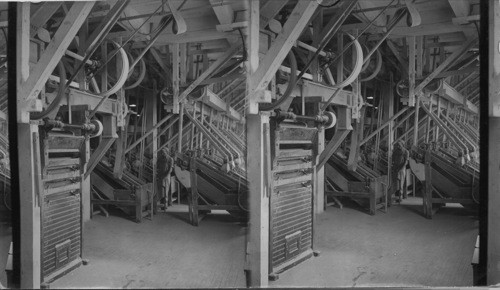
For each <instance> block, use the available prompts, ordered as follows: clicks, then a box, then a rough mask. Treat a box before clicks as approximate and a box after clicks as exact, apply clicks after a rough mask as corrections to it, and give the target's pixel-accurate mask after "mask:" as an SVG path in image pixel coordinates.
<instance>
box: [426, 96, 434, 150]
mask: <svg viewBox="0 0 500 290" xmlns="http://www.w3.org/2000/svg"><path fill="white" fill-rule="evenodd" d="M432 99H433V97H432V95H429V111H431V112H433V109H432ZM430 129H431V118H428V119H427V124H426V126H425V143H429V141H430V140H429V137H430V136H429V135H430Z"/></svg>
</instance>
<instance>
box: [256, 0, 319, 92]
mask: <svg viewBox="0 0 500 290" xmlns="http://www.w3.org/2000/svg"><path fill="white" fill-rule="evenodd" d="M317 7H318V3H317V2H316V1H309V0H300V1H299V2H298V3H297V5H296V6H295V8H294V9H293V11H292V13H291V14H290V17H289V18H288V20H287V22H286V23H285V25H284V26H283V29H282V31H281V33H280V34H278V36H277V37H276V39H275V40H274V42H273V43H272V45H271V47H270V48H269V50H268V51H267V53H266V54H265V56H264V58H263V59H262V62H260V65H259V67H258V68H257V70H256V71H255V73H254V74H252V76H251V77H250V79H251V80H249V83H251V84H252V92H250V98H252V97H254V95H255V92H257V91H261V90H264V89H265V88H266V87H267V85H268V84H269V81H270V80H271V79H272V78H273V76H274V74H275V73H276V71H277V70H278V69H279V67H280V65H281V63H282V62H283V60H284V59H285V57H286V55H287V54H288V52H289V51H290V49H291V48H292V46H293V44H294V43H295V41H296V40H297V39H298V38H299V36H300V34H301V33H302V31H303V30H304V28H305V27H306V25H307V24H308V23H309V21H310V20H311V16H312V15H313V13H314V11H315V10H316V8H317Z"/></svg>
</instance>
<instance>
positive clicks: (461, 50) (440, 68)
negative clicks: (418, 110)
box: [415, 38, 477, 95]
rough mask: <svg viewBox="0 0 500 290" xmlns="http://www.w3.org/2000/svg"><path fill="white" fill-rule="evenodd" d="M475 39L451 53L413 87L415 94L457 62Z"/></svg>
mask: <svg viewBox="0 0 500 290" xmlns="http://www.w3.org/2000/svg"><path fill="white" fill-rule="evenodd" d="M476 40H477V38H473V39H469V40H468V41H466V42H465V43H464V44H463V45H462V46H461V47H460V48H459V49H457V50H456V51H455V52H453V53H452V54H451V55H450V56H449V57H448V58H447V59H446V60H445V61H443V62H442V63H441V64H440V65H439V66H438V67H437V68H436V69H435V70H434V71H433V72H432V73H430V74H429V75H428V76H427V77H426V78H425V79H424V80H423V81H422V82H421V83H419V84H418V86H417V87H415V94H416V95H417V94H419V93H420V92H422V90H423V89H424V87H425V86H426V85H428V84H429V83H430V82H431V81H432V80H433V79H434V78H436V76H437V75H439V74H440V73H441V72H443V71H444V70H445V69H446V68H447V67H448V66H449V65H450V64H451V63H453V62H454V61H455V60H457V59H458V58H459V57H460V56H462V55H463V54H464V53H466V52H467V51H468V50H469V49H470V48H471V47H472V46H473V45H474V44H475V43H476Z"/></svg>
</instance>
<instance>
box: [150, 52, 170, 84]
mask: <svg viewBox="0 0 500 290" xmlns="http://www.w3.org/2000/svg"><path fill="white" fill-rule="evenodd" d="M149 52H150V53H151V55H152V56H153V58H154V59H155V60H156V62H157V63H158V65H160V67H161V69H162V70H163V71H164V72H165V74H166V75H167V81H168V83H169V84H172V72H171V70H172V68H170V67H168V66H167V64H166V63H165V62H164V61H163V58H162V57H161V55H160V53H159V52H158V50H157V49H156V47H151V49H150V50H149Z"/></svg>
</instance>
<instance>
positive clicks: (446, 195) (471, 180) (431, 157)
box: [410, 149, 479, 218]
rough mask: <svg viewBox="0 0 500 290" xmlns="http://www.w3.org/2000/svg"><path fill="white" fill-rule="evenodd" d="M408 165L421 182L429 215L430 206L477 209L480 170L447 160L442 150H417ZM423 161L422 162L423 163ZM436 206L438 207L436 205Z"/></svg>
mask: <svg viewBox="0 0 500 290" xmlns="http://www.w3.org/2000/svg"><path fill="white" fill-rule="evenodd" d="M412 155H413V156H412V157H413V158H412V160H411V162H410V167H411V169H412V171H413V172H414V174H415V176H417V178H418V179H419V180H420V181H422V182H424V184H425V192H424V194H423V199H424V214H425V216H426V217H427V218H432V215H433V214H434V213H435V211H436V207H435V208H434V209H433V205H438V206H439V205H443V204H446V203H460V204H462V205H463V206H464V207H466V208H470V209H473V210H477V206H478V204H479V172H478V171H475V170H471V168H470V167H469V168H467V167H462V166H459V165H457V164H455V163H453V162H450V160H449V158H447V156H446V155H444V154H443V153H442V152H438V151H434V150H430V149H428V150H425V151H424V150H422V149H420V150H418V151H414V152H413V154H412ZM422 161H423V163H422ZM437 208H438V207H437Z"/></svg>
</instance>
